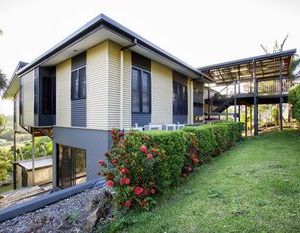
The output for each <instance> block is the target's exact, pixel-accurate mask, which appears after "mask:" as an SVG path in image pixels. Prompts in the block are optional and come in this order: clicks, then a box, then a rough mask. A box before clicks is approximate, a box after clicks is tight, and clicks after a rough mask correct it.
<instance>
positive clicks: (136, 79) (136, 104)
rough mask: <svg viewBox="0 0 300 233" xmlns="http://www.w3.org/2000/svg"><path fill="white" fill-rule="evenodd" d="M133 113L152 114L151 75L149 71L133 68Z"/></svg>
mask: <svg viewBox="0 0 300 233" xmlns="http://www.w3.org/2000/svg"><path fill="white" fill-rule="evenodd" d="M131 92H132V96H131V97H132V112H133V113H151V75H150V73H149V72H148V71H145V70H142V69H138V68H132V86H131Z"/></svg>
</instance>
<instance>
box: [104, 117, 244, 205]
mask: <svg viewBox="0 0 300 233" xmlns="http://www.w3.org/2000/svg"><path fill="white" fill-rule="evenodd" d="M242 129H243V124H242V123H237V122H224V123H218V124H213V125H203V126H189V127H185V128H183V129H182V130H177V131H145V132H134V131H130V132H128V133H126V134H125V133H124V132H123V131H118V130H112V138H113V145H112V148H111V150H110V151H109V152H108V153H106V157H107V162H106V161H103V160H100V161H99V163H100V165H101V167H102V172H101V175H102V176H105V178H106V180H107V185H108V186H111V187H114V189H115V191H116V197H115V200H116V204H117V205H118V207H120V208H121V209H125V210H126V209H130V208H138V209H139V208H141V209H149V208H151V207H152V206H153V205H155V203H156V197H157V194H159V193H163V191H164V189H165V188H167V187H171V186H175V185H178V184H179V183H180V180H182V179H183V178H184V177H187V176H188V175H189V174H190V173H192V172H193V170H194V168H195V166H198V165H199V164H201V163H202V162H203V161H206V160H208V159H209V158H210V157H211V156H216V155H218V154H220V153H221V152H223V151H225V150H227V149H228V148H230V147H231V146H234V145H235V143H236V142H237V141H238V140H239V139H240V138H241V132H242Z"/></svg>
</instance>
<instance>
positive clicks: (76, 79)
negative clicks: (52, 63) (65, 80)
mask: <svg viewBox="0 0 300 233" xmlns="http://www.w3.org/2000/svg"><path fill="white" fill-rule="evenodd" d="M83 69H84V70H85V71H84V79H83V80H84V81H83V82H80V81H81V79H80V76H79V73H80V70H83ZM73 72H76V77H75V82H76V81H77V82H78V87H77V93H78V96H77V97H75V96H74V89H75V87H76V85H74V84H75V82H74V81H73V79H74V78H73V75H72V74H73ZM83 83H84V84H85V85H84V88H85V92H84V96H82V93H81V90H82V88H81V87H82V85H83ZM81 99H86V65H83V66H80V67H78V68H76V69H72V70H71V100H72V101H73V100H81Z"/></svg>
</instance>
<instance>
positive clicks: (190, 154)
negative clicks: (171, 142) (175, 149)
mask: <svg viewBox="0 0 300 233" xmlns="http://www.w3.org/2000/svg"><path fill="white" fill-rule="evenodd" d="M184 138H185V143H186V152H185V155H184V158H185V160H184V167H183V168H182V174H183V176H186V175H188V174H189V173H191V172H193V170H194V169H193V168H194V167H195V166H197V165H198V164H199V163H200V158H199V156H200V148H199V139H198V138H197V137H196V135H195V134H194V133H189V132H187V133H185V134H184Z"/></svg>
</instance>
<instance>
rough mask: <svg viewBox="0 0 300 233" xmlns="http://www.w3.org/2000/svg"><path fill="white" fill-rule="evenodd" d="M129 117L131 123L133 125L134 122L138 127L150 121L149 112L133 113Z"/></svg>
mask: <svg viewBox="0 0 300 233" xmlns="http://www.w3.org/2000/svg"><path fill="white" fill-rule="evenodd" d="M131 117H132V118H131V119H132V120H131V125H132V126H133V127H134V126H135V124H138V126H139V127H143V126H144V125H149V123H151V114H140V113H136V114H134V113H133V114H132V115H131Z"/></svg>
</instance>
